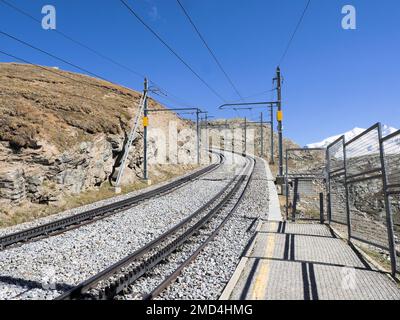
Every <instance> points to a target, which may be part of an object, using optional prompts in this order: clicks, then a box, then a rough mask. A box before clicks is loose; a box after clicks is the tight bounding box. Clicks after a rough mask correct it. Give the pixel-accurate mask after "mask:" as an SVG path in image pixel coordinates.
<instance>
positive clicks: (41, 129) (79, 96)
mask: <svg viewBox="0 0 400 320" xmlns="http://www.w3.org/2000/svg"><path fill="white" fill-rule="evenodd" d="M48 70H50V71H51V72H46V70H43V69H41V68H38V67H34V66H28V65H20V64H0V207H2V211H3V212H4V211H5V212H6V213H7V211H8V210H9V209H10V208H12V207H13V206H15V205H19V204H21V203H24V202H33V203H38V204H48V203H49V202H52V203H54V202H56V203H57V202H58V203H60V204H61V203H62V202H63V198H64V196H65V195H66V194H67V195H77V194H80V193H81V192H83V191H86V190H89V189H91V188H94V187H98V186H101V185H102V184H104V183H108V180H109V177H110V175H111V174H112V172H113V168H114V165H115V162H116V159H117V158H118V157H119V156H120V155H121V152H122V149H123V147H124V142H125V141H126V137H127V135H128V134H129V132H130V129H131V127H132V126H133V121H134V118H135V115H136V113H137V111H138V102H139V99H140V93H139V92H136V91H132V90H129V89H126V88H123V87H119V86H117V85H114V84H110V83H107V82H104V81H101V80H97V79H93V78H90V77H87V76H83V75H79V74H74V73H70V72H65V71H60V70H56V69H52V68H48ZM148 105H149V108H150V109H151V108H157V109H160V108H163V107H162V106H161V105H159V104H158V103H157V102H156V101H154V100H152V99H149V103H148ZM171 121H172V122H174V123H175V126H176V127H177V129H178V130H182V129H185V128H186V129H187V128H191V127H192V123H190V122H188V121H186V120H182V119H180V118H178V117H177V115H176V114H174V113H172V112H163V113H155V114H152V115H151V119H150V134H149V144H148V149H149V154H148V155H149V159H152V158H154V157H155V156H157V154H158V153H159V152H160V148H164V147H165V145H164V143H161V144H160V143H159V141H158V140H157V138H154V137H152V135H151V130H152V127H151V126H152V125H153V128H155V127H156V128H157V130H161V131H162V132H163V133H164V135H165V136H167V137H168V134H169V133H168V129H169V123H170V122H171ZM140 127H141V126H140ZM181 138H182V139H183V140H182V141H183V144H182V146H181V147H180V148H181V149H182V150H183V151H184V152H186V153H188V154H189V155H190V156H192V157H193V156H194V154H193V153H194V151H195V149H194V146H195V135H194V134H191V135H187V136H185V137H181ZM142 153H143V139H142V128H141V129H140V130H139V135H138V138H137V139H136V140H135V141H134V143H133V145H132V146H131V149H130V155H129V158H128V165H127V168H126V171H124V179H123V181H122V183H123V184H128V183H133V182H135V181H137V180H138V179H139V178H140V177H141V175H142V163H143V155H142ZM155 170H156V169H155ZM155 173H156V172H155ZM7 208H8V209H7ZM10 210H11V209H10Z"/></svg>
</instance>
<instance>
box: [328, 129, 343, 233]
mask: <svg viewBox="0 0 400 320" xmlns="http://www.w3.org/2000/svg"><path fill="white" fill-rule="evenodd" d="M327 171H328V197H329V208H328V210H329V222H330V223H337V224H339V225H342V226H345V225H347V205H346V201H347V198H346V184H345V159H344V136H342V137H340V138H339V139H338V140H336V141H335V142H333V143H332V144H331V145H330V146H328V148H327ZM338 228H339V229H341V230H342V231H343V232H347V227H342V228H341V227H340V226H338Z"/></svg>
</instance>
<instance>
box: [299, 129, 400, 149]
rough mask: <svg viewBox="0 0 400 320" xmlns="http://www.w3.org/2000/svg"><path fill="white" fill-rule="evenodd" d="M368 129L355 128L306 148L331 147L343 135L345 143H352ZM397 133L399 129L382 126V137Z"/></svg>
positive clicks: (308, 145)
mask: <svg viewBox="0 0 400 320" xmlns="http://www.w3.org/2000/svg"><path fill="white" fill-rule="evenodd" d="M365 130H366V129H363V128H358V127H356V128H354V129H352V130H349V131H347V132H345V133H342V134H338V135H335V136H332V137H329V138H326V139H324V140H322V141H320V142H315V143H310V144H307V145H306V147H307V148H326V147H327V146H329V145H330V144H331V143H332V142H334V141H335V140H337V139H339V138H340V137H341V136H342V135H344V136H345V141H350V140H351V139H353V138H355V137H356V136H358V135H359V134H361V133H363V132H364V131H365ZM395 131H397V129H395V128H393V127H390V126H387V125H383V126H382V136H384V137H385V136H387V135H389V134H391V133H393V132H395Z"/></svg>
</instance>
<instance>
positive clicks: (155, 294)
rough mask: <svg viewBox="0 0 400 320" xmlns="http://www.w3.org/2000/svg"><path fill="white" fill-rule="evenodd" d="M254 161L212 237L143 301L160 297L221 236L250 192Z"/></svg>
mask: <svg viewBox="0 0 400 320" xmlns="http://www.w3.org/2000/svg"><path fill="white" fill-rule="evenodd" d="M252 160H253V167H252V168H251V172H250V175H249V178H248V179H247V182H246V184H245V186H244V189H243V190H242V192H241V194H240V196H239V198H238V200H237V201H236V203H235V205H234V206H233V208H232V209H231V210H230V211H229V213H228V214H227V215H226V217H225V218H224V219H223V220H222V222H221V223H220V224H219V225H218V227H217V228H216V229H215V230H214V231H213V232H212V233H211V235H210V236H209V237H208V238H207V239H206V240H205V241H204V242H203V243H202V244H201V245H200V246H199V247H198V248H197V249H196V250H195V251H194V252H193V253H192V254H191V255H190V256H189V257H188V258H187V259H186V260H185V261H184V262H183V263H182V264H180V265H179V267H178V268H176V269H175V271H174V272H173V273H171V274H170V275H169V276H168V277H167V278H166V279H164V280H163V281H162V283H161V284H159V285H158V286H157V287H156V288H155V289H154V290H153V291H151V292H150V293H149V294H147V295H145V296H144V297H143V300H152V299H154V298H156V297H158V296H159V295H160V294H161V293H162V292H163V291H164V290H165V289H166V288H167V287H168V286H170V285H171V284H172V283H173V282H174V281H175V280H176V279H177V278H178V277H179V275H180V274H181V273H182V271H183V269H184V268H186V267H187V266H188V265H189V264H191V263H192V262H193V261H194V260H195V259H196V258H197V256H198V255H199V254H200V253H201V252H202V251H203V249H204V248H205V247H206V246H207V245H208V244H209V243H210V242H211V240H213V239H214V238H215V237H216V236H217V235H218V234H219V232H220V231H221V229H222V228H223V227H224V226H225V225H226V223H227V222H228V221H229V219H230V218H231V216H232V215H233V214H234V213H235V212H236V210H237V208H238V207H239V205H240V203H241V201H242V199H243V197H244V195H245V194H246V191H247V190H248V187H249V184H250V182H251V180H252V179H253V173H254V167H255V163H256V160H255V159H254V158H252Z"/></svg>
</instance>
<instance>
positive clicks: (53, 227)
mask: <svg viewBox="0 0 400 320" xmlns="http://www.w3.org/2000/svg"><path fill="white" fill-rule="evenodd" d="M219 156H220V162H219V163H215V164H212V165H210V166H207V167H205V168H203V169H200V170H198V171H196V172H194V173H193V174H190V175H187V176H184V177H182V178H180V179H178V180H176V181H173V182H171V183H169V184H166V185H163V186H161V187H158V188H156V189H153V190H150V191H147V192H145V193H142V194H138V195H136V196H133V197H130V198H127V199H124V200H120V201H118V202H115V203H111V204H108V205H105V206H102V207H99V208H94V209H91V210H88V211H85V212H82V213H79V214H76V215H73V216H70V217H66V218H62V219H59V220H56V221H53V222H49V223H46V224H43V225H40V226H37V227H33V228H29V229H26V230H22V231H19V232H16V233H12V234H9V235H5V236H3V237H0V250H3V249H4V248H6V247H8V246H11V245H14V244H17V243H21V242H27V241H29V240H32V239H35V238H38V237H42V236H44V237H49V236H52V235H54V234H55V233H57V234H59V233H63V232H66V231H68V230H71V229H74V228H76V227H79V226H81V225H84V224H87V223H91V222H95V221H97V220H99V219H103V218H105V217H108V216H110V215H112V214H115V213H117V212H120V211H121V210H126V209H127V208H131V207H132V206H134V205H137V204H138V203H140V202H142V201H145V200H149V199H151V198H155V197H158V196H161V195H164V194H166V193H169V192H171V191H172V190H176V189H177V188H180V187H182V186H183V185H185V184H186V183H189V182H191V181H192V180H194V179H196V178H199V177H200V176H202V175H205V174H207V173H210V172H212V171H214V170H216V169H217V168H218V167H220V166H221V164H222V163H223V162H224V156H223V155H222V154H220V155H219Z"/></svg>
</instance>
